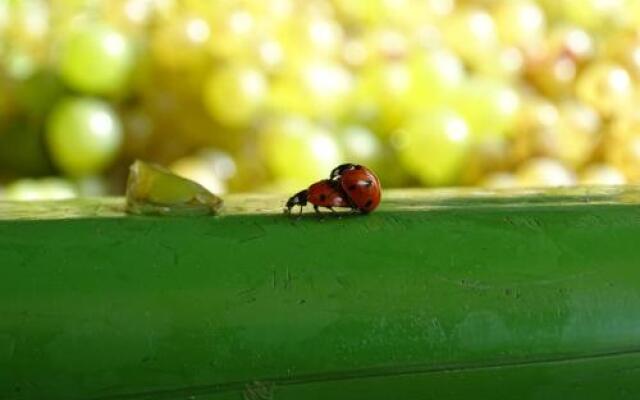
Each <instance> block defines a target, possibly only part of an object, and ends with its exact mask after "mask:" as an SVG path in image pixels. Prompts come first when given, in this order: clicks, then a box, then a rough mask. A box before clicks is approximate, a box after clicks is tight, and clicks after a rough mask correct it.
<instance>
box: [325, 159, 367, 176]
mask: <svg viewBox="0 0 640 400" xmlns="http://www.w3.org/2000/svg"><path fill="white" fill-rule="evenodd" d="M360 168H362V167H361V166H360V165H357V164H351V163H346V164H340V165H338V166H337V167H335V168H334V169H333V170H332V171H331V175H330V179H335V178H337V177H339V176H340V175H342V174H343V173H344V172H345V171H349V170H352V169H360Z"/></svg>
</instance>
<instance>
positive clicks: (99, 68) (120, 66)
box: [58, 25, 133, 95]
mask: <svg viewBox="0 0 640 400" xmlns="http://www.w3.org/2000/svg"><path fill="white" fill-rule="evenodd" d="M132 65H133V51H132V46H131V44H130V43H129V41H128V39H127V38H126V37H125V36H123V35H122V34H121V33H119V32H118V31H116V30H115V29H113V28H111V27H108V26H105V25H93V26H88V25H87V26H83V27H82V28H78V29H76V30H73V31H71V32H70V33H69V36H68V37H67V38H66V40H65V41H64V43H63V45H62V48H61V53H60V58H59V60H58V67H59V70H60V74H61V76H62V78H63V79H64V81H65V82H66V83H67V84H68V85H69V86H71V87H72V88H74V89H76V90H79V91H81V92H84V93H89V94H100V95H105V94H114V93H118V92H120V91H122V90H123V89H124V88H125V85H126V83H127V80H128V78H129V74H130V72H131V69H132Z"/></svg>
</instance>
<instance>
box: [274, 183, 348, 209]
mask: <svg viewBox="0 0 640 400" xmlns="http://www.w3.org/2000/svg"><path fill="white" fill-rule="evenodd" d="M307 202H308V203H311V204H313V209H314V210H315V211H316V212H317V213H319V212H320V210H318V207H326V208H328V209H329V210H331V211H334V210H333V207H345V208H354V207H353V206H352V205H351V203H350V202H349V201H348V200H347V197H346V196H345V195H344V192H343V191H342V187H341V186H340V183H339V182H338V181H336V180H331V179H324V180H321V181H318V182H316V183H314V184H313V185H311V186H309V188H308V189H305V190H302V191H300V192H298V193H296V194H294V195H293V196H291V198H289V200H288V201H287V204H286V206H285V212H286V213H288V214H291V209H292V208H293V207H295V206H300V213H302V207H304V206H306V205H307Z"/></svg>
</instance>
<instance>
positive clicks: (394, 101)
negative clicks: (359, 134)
mask: <svg viewBox="0 0 640 400" xmlns="http://www.w3.org/2000/svg"><path fill="white" fill-rule="evenodd" d="M413 79H414V76H413V75H412V73H411V68H410V67H409V65H408V64H407V63H406V62H403V61H394V62H385V63H373V64H371V65H368V66H367V67H366V68H365V69H364V70H363V71H362V72H361V73H360V76H359V79H358V84H357V89H356V94H355V96H356V97H355V101H354V103H355V104H354V108H355V113H356V114H357V116H358V117H359V118H360V119H362V120H364V121H367V122H369V123H371V124H372V125H375V126H376V128H377V130H378V131H379V132H380V133H382V134H384V135H387V134H389V133H390V132H392V131H393V130H394V129H396V128H397V127H398V126H399V125H400V124H401V123H402V122H403V121H404V120H405V118H407V116H408V115H409V114H410V112H411V111H410V110H411V104H412V103H411V101H412V97H411V92H412V91H413V90H416V89H415V87H414V85H413V82H412V80H413Z"/></svg>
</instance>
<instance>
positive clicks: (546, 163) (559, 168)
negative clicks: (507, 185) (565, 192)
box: [516, 158, 576, 187]
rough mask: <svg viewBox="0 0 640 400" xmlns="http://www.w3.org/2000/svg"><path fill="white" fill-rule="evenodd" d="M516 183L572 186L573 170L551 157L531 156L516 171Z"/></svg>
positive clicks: (540, 185)
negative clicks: (531, 157)
mask: <svg viewBox="0 0 640 400" xmlns="http://www.w3.org/2000/svg"><path fill="white" fill-rule="evenodd" d="M516 175H517V178H518V185H519V186H524V187H555V186H572V185H575V183H576V177H575V174H574V173H573V171H571V170H569V169H568V168H567V167H565V166H564V165H563V164H562V163H561V162H559V161H557V160H554V159H551V158H533V159H531V160H529V161H527V162H526V163H524V164H523V165H521V166H520V168H518V170H517V171H516Z"/></svg>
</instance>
